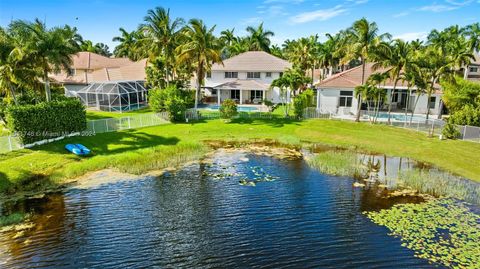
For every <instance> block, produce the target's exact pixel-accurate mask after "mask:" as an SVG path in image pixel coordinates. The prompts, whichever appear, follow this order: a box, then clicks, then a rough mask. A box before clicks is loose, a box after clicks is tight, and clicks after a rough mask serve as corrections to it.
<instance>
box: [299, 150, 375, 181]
mask: <svg viewBox="0 0 480 269" xmlns="http://www.w3.org/2000/svg"><path fill="white" fill-rule="evenodd" d="M307 163H308V164H309V165H310V166H311V167H313V168H315V169H317V170H319V171H320V172H322V173H326V174H330V175H334V176H354V177H356V176H358V175H363V174H365V173H366V172H367V171H366V168H365V166H364V165H362V163H361V162H360V161H359V160H358V154H357V153H355V152H352V151H325V152H320V153H318V154H316V155H315V156H314V157H312V158H309V159H308V160H307Z"/></svg>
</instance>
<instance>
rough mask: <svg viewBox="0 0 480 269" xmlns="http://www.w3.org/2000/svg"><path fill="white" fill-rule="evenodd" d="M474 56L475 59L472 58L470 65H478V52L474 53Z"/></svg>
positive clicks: (479, 63)
mask: <svg viewBox="0 0 480 269" xmlns="http://www.w3.org/2000/svg"><path fill="white" fill-rule="evenodd" d="M474 56H475V60H473V61H472V63H471V64H472V65H480V54H478V53H475V54H474Z"/></svg>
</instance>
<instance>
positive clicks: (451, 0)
mask: <svg viewBox="0 0 480 269" xmlns="http://www.w3.org/2000/svg"><path fill="white" fill-rule="evenodd" d="M445 2H447V3H449V4H451V5H454V6H466V5H469V4H470V3H472V2H473V0H463V1H462V0H445Z"/></svg>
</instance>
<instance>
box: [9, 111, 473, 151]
mask: <svg viewBox="0 0 480 269" xmlns="http://www.w3.org/2000/svg"><path fill="white" fill-rule="evenodd" d="M185 116H186V118H187V119H188V121H190V120H199V119H206V120H208V119H219V118H220V113H219V112H218V111H198V110H193V109H191V110H188V111H187V112H186V115H185ZM303 117H304V118H305V119H340V118H338V117H337V116H336V115H334V114H332V113H325V112H322V111H319V110H317V109H316V108H308V109H306V110H305V112H304V115H303ZM236 118H238V119H274V118H283V116H282V115H275V114H273V113H270V112H240V113H238V115H237V116H236ZM343 119H344V120H352V119H353V118H351V119H347V118H343ZM363 120H368V119H363ZM166 123H169V121H168V114H167V113H166V112H163V113H158V114H153V113H146V114H140V115H135V116H127V117H122V118H108V119H99V120H92V121H88V122H87V133H90V134H96V133H107V132H115V131H120V130H127V129H136V128H142V127H149V126H156V125H162V124H166ZM377 123H379V124H388V125H391V126H395V127H399V128H406V129H411V130H415V131H418V132H424V133H428V134H431V135H433V136H439V135H441V133H442V129H443V126H444V125H445V121H442V120H436V119H428V120H427V119H425V120H418V119H415V120H412V121H410V120H407V121H398V120H392V121H390V123H388V122H387V121H378V122H377ZM457 129H458V131H459V132H460V134H461V135H460V137H459V139H461V140H465V141H473V142H479V143H480V127H474V126H457ZM42 142H45V143H46V142H48V141H39V142H38V143H39V144H44V143H42ZM38 143H36V144H38ZM22 148H24V146H23V145H22V144H21V143H20V142H19V140H18V138H17V137H15V136H0V153H4V152H9V151H13V150H18V149H22Z"/></svg>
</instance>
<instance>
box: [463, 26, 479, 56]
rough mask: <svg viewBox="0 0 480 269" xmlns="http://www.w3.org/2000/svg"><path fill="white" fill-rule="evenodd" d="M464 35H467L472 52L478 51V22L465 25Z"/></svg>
mask: <svg viewBox="0 0 480 269" xmlns="http://www.w3.org/2000/svg"><path fill="white" fill-rule="evenodd" d="M465 33H466V35H467V36H468V37H469V42H470V49H471V51H472V52H480V23H478V22H477V23H473V24H470V25H468V26H467V27H466V29H465Z"/></svg>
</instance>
